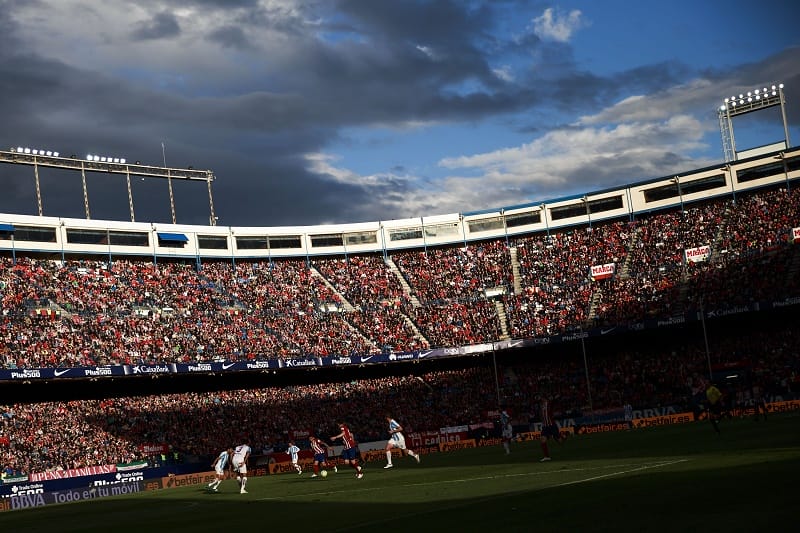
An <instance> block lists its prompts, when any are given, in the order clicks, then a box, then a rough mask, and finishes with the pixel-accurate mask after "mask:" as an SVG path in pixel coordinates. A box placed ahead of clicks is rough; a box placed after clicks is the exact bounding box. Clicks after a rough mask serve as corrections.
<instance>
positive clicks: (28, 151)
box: [11, 146, 59, 157]
mask: <svg viewBox="0 0 800 533" xmlns="http://www.w3.org/2000/svg"><path fill="white" fill-rule="evenodd" d="M11 151H12V152H17V153H19V154H26V155H41V156H45V157H58V156H59V154H58V152H53V151H52V150H42V149H41V148H28V147H22V146H17V147H16V148H12V149H11Z"/></svg>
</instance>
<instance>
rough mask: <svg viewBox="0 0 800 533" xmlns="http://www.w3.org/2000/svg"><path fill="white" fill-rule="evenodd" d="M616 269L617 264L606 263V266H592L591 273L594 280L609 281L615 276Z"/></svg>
mask: <svg viewBox="0 0 800 533" xmlns="http://www.w3.org/2000/svg"><path fill="white" fill-rule="evenodd" d="M615 268H616V264H615V263H606V264H605V265H592V266H591V267H590V269H589V273H590V274H591V276H592V279H594V280H598V279H608V278H610V277H611V276H613V275H614V272H615Z"/></svg>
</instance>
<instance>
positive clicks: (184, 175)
mask: <svg viewBox="0 0 800 533" xmlns="http://www.w3.org/2000/svg"><path fill="white" fill-rule="evenodd" d="M0 163H10V164H15V165H30V166H32V167H33V172H34V179H35V185H36V203H37V207H38V213H39V216H43V214H44V212H43V208H42V197H41V190H40V183H39V169H40V168H42V167H47V168H58V169H63V170H69V171H76V172H79V173H80V174H81V183H82V184H83V183H85V175H86V172H95V173H103V174H110V175H122V176H123V177H124V178H125V181H126V184H127V193H128V208H129V210H130V213H131V222H135V221H136V218H135V214H134V206H133V192H132V189H131V184H130V181H131V176H135V177H140V178H142V179H145V178H156V179H166V180H167V181H168V182H169V184H170V208H171V210H172V213H173V223H177V222H176V220H175V214H174V213H175V208H174V198H173V193H172V190H171V189H172V181H173V180H180V181H186V182H192V183H204V184H205V185H206V188H207V189H208V207H209V211H210V213H209V214H210V218H209V222H210V223H211V225H216V221H217V220H218V219H217V217H216V213H215V212H214V197H213V193H212V187H211V186H212V183H213V182H214V181H215V180H216V176H214V173H213V172H212V171H211V170H201V169H195V168H169V167H162V166H153V165H143V164H142V163H141V161H136V162H135V163H129V162H128V160H127V159H126V158H123V157H113V156H107V155H99V154H94V153H89V154H87V155H86V157H85V159H82V158H79V157H78V156H77V155H75V154H73V155H71V156H69V157H61V154H60V153H59V152H56V151H53V150H47V149H41V148H31V147H26V146H12V147H10V148H8V150H0ZM83 189H84V191H83V192H84V208H85V211H86V218H87V219H89V218H90V213H89V206H88V204H89V202H88V192H87V191H86V187H85V185H84V187H83Z"/></svg>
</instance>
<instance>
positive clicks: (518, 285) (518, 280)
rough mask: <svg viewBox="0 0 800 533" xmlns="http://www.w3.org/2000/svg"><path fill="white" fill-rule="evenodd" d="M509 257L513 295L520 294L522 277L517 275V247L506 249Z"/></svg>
mask: <svg viewBox="0 0 800 533" xmlns="http://www.w3.org/2000/svg"><path fill="white" fill-rule="evenodd" d="M508 253H509V255H510V256H511V273H512V275H513V276H514V294H522V281H521V279H522V276H521V275H520V273H519V259H518V258H517V247H516V246H512V247H511V248H509V249H508Z"/></svg>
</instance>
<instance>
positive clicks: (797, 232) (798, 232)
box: [792, 228, 800, 242]
mask: <svg viewBox="0 0 800 533" xmlns="http://www.w3.org/2000/svg"><path fill="white" fill-rule="evenodd" d="M797 241H800V228H792V242H797Z"/></svg>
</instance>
